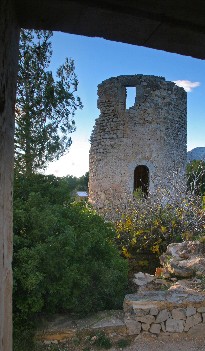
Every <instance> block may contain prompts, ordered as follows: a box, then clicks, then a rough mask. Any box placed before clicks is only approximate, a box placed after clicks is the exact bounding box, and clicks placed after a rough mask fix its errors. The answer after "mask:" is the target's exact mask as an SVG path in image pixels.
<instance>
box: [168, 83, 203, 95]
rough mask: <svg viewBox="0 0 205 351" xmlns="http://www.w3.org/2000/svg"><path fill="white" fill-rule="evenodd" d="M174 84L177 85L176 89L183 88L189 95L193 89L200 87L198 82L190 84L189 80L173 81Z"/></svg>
mask: <svg viewBox="0 0 205 351" xmlns="http://www.w3.org/2000/svg"><path fill="white" fill-rule="evenodd" d="M174 83H175V84H176V85H178V87H181V88H184V90H185V91H186V92H187V93H190V92H191V91H192V90H193V89H194V88H197V87H199V86H200V85H201V83H200V82H191V81H190V80H174Z"/></svg>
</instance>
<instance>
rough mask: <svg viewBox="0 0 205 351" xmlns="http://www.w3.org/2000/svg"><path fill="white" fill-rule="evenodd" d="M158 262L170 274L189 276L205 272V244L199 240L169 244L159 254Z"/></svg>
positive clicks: (182, 276)
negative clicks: (164, 250) (161, 253)
mask: <svg viewBox="0 0 205 351" xmlns="http://www.w3.org/2000/svg"><path fill="white" fill-rule="evenodd" d="M160 263H161V264H162V266H163V267H164V269H166V271H168V272H169V273H170V274H172V275H174V276H177V277H180V278H189V277H192V276H194V275H196V272H197V274H198V275H199V274H201V275H203V274H205V244H204V243H200V242H199V241H184V242H182V243H174V244H170V245H168V247H167V251H166V252H165V253H164V254H163V255H162V256H160Z"/></svg>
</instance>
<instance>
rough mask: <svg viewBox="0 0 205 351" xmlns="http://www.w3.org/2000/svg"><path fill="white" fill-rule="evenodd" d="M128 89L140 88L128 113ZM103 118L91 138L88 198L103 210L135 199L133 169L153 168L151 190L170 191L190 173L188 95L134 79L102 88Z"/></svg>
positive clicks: (149, 79)
mask: <svg viewBox="0 0 205 351" xmlns="http://www.w3.org/2000/svg"><path fill="white" fill-rule="evenodd" d="M126 87H135V88H136V99H135V103H134V106H132V107H131V108H128V109H127V108H126ZM98 108H99V109H100V116H99V118H98V119H96V123H95V126H94V129H93V132H92V135H91V149H90V167H89V168H90V169H89V172H90V174H89V177H90V181H89V194H90V195H89V199H90V202H91V203H92V204H93V205H94V206H95V207H96V208H97V209H98V210H99V211H101V210H103V209H105V208H106V210H107V211H111V212H112V211H113V210H116V209H117V208H119V209H121V208H122V206H123V205H124V206H126V199H130V198H132V196H133V190H134V170H135V168H136V167H137V166H138V165H144V166H147V167H148V169H149V191H150V192H153V191H154V190H155V189H157V187H158V186H169V184H170V181H169V176H170V174H171V175H172V174H173V172H174V171H179V170H181V171H182V172H183V171H184V169H185V165H186V158H187V148H186V140H187V139H186V138H187V131H186V130H187V127H186V124H187V122H186V121H187V113H186V92H185V91H184V89H183V88H180V87H178V86H176V85H175V84H174V83H173V82H167V81H165V79H164V78H163V77H155V76H144V75H133V76H119V77H116V78H110V79H107V80H105V81H103V82H102V83H101V84H100V85H99V86H98Z"/></svg>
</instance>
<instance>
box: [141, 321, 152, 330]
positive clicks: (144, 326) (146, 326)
mask: <svg viewBox="0 0 205 351" xmlns="http://www.w3.org/2000/svg"><path fill="white" fill-rule="evenodd" d="M149 328H150V324H145V323H142V330H144V331H148V330H149Z"/></svg>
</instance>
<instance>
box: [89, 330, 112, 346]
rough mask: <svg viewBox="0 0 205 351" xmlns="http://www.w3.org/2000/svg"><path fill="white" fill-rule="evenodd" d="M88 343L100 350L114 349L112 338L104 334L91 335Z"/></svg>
mask: <svg viewBox="0 0 205 351" xmlns="http://www.w3.org/2000/svg"><path fill="white" fill-rule="evenodd" d="M88 342H89V343H90V344H91V345H94V346H96V347H97V348H100V349H106V350H108V349H110V348H111V347H112V343H111V340H110V338H109V337H108V336H107V335H106V334H105V333H104V332H97V333H95V334H92V335H90V336H89V337H88Z"/></svg>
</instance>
